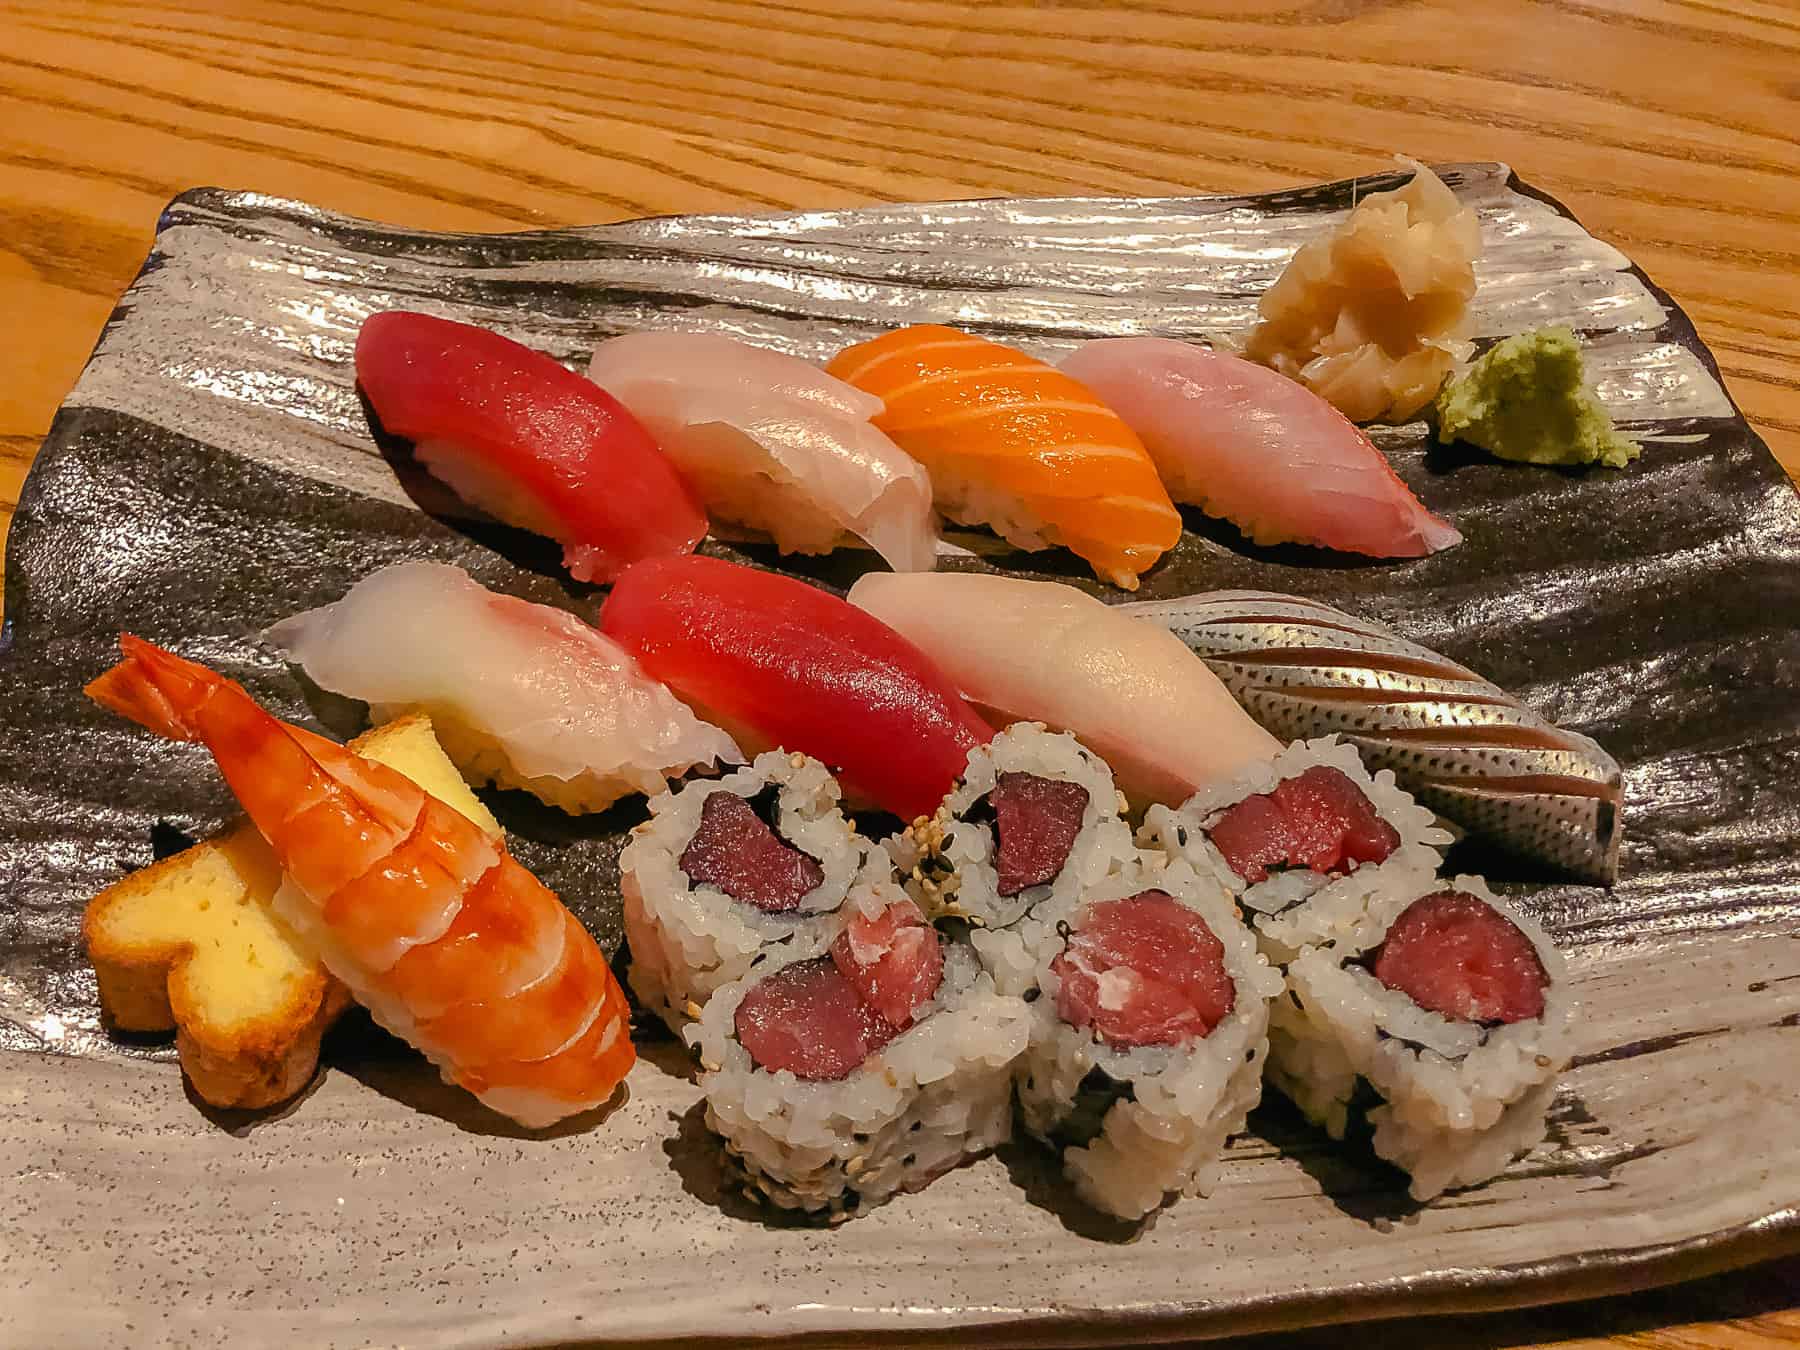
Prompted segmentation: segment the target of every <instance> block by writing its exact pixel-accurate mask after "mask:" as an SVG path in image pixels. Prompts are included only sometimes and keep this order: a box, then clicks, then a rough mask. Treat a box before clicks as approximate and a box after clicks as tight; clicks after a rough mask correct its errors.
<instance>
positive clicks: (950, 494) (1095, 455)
mask: <svg viewBox="0 0 1800 1350" xmlns="http://www.w3.org/2000/svg"><path fill="white" fill-rule="evenodd" d="M826 370H827V371H829V372H830V373H831V374H832V375H835V376H836V377H837V378H838V379H840V380H843V381H844V382H845V383H847V384H853V385H855V386H856V387H857V388H858V389H861V390H862V391H863V392H865V393H869V394H873V395H875V396H876V397H877V398H879V399H881V400H882V401H883V402H885V403H886V404H887V411H885V412H884V413H882V414H881V415H880V416H878V417H876V418H875V419H874V422H875V425H876V426H877V427H879V428H880V429H881V430H882V431H885V432H886V433H887V434H888V435H889V436H890V437H891V438H892V439H893V440H894V441H895V442H896V443H897V444H898V445H899V446H900V448H901V449H902V450H904V451H906V453H907V454H909V455H911V456H912V457H913V458H914V459H916V460H918V461H919V462H920V463H921V464H923V465H924V466H925V469H926V472H928V473H929V474H930V475H931V489H932V494H933V496H934V497H935V498H936V502H937V508H938V510H939V511H941V512H943V513H944V514H945V515H946V516H948V517H950V518H951V519H952V520H958V521H961V522H962V523H964V524H965V525H989V526H992V527H993V529H994V530H995V532H996V533H998V534H1000V535H1001V536H1002V537H1004V538H1005V539H1006V540H1007V542H1008V543H1011V544H1013V545H1015V546H1016V547H1018V548H1026V549H1038V548H1045V547H1047V546H1049V545H1051V544H1061V545H1062V546H1063V547H1065V548H1068V549H1072V550H1074V552H1076V553H1078V554H1079V555H1080V556H1081V557H1082V558H1083V559H1085V560H1086V561H1087V562H1088V564H1089V565H1091V566H1092V567H1093V569H1094V573H1095V575H1097V576H1099V577H1100V578H1101V579H1102V580H1103V581H1110V582H1112V583H1113V584H1114V585H1115V586H1123V587H1124V588H1125V589H1126V590H1128V591H1134V590H1136V589H1137V584H1138V576H1139V574H1140V573H1143V572H1145V571H1147V570H1149V569H1150V568H1151V567H1152V566H1154V565H1155V563H1156V560H1157V559H1158V558H1160V557H1161V556H1162V555H1163V554H1164V553H1166V552H1168V551H1169V549H1171V548H1173V547H1174V546H1175V541H1176V540H1177V539H1179V538H1181V516H1180V515H1179V514H1178V513H1177V512H1176V510H1175V507H1174V506H1173V504H1171V503H1170V501H1169V494H1168V493H1167V492H1165V491H1164V490H1163V485H1162V482H1161V480H1160V479H1158V478H1157V476H1156V465H1155V464H1153V463H1152V462H1151V459H1150V455H1149V453H1148V452H1147V451H1146V450H1145V449H1144V444H1143V442H1142V441H1140V440H1139V439H1138V438H1137V434H1136V433H1135V432H1133V431H1132V429H1131V428H1130V427H1128V426H1126V425H1125V423H1124V422H1123V421H1121V420H1120V418H1119V416H1118V414H1116V413H1115V412H1113V411H1112V409H1110V408H1108V407H1107V406H1106V405H1105V404H1104V403H1102V402H1101V401H1100V400H1099V399H1098V398H1096V397H1095V396H1094V394H1093V393H1092V391H1090V390H1089V389H1088V388H1087V386H1086V385H1083V384H1080V383H1078V382H1077V381H1076V380H1074V379H1072V378H1070V377H1069V376H1067V375H1064V374H1063V373H1062V372H1061V371H1059V370H1057V369H1056V368H1055V367H1054V366H1048V365H1045V364H1044V363H1043V362H1042V361H1038V360H1035V359H1033V358H1032V357H1029V356H1027V355H1025V353H1024V352H1020V351H1014V350H1013V349H1012V348H1011V347H1003V346H1001V345H1000V344H999V343H998V342H989V341H988V340H987V339H986V338H978V337H975V336H974V335H972V334H970V333H963V332H959V331H958V330H956V329H954V328H945V327H943V326H942V325H941V324H929V323H928V324H918V325H916V326H914V327H912V328H902V329H900V330H898V331H897V332H893V333H887V334H884V335H883V336H881V337H878V338H876V339H874V341H872V342H865V343H862V344H861V345H859V346H856V347H848V348H846V349H845V350H843V351H841V352H839V353H838V354H837V356H836V357H834V358H833V359H832V361H831V364H830V365H829V366H827V367H826Z"/></svg>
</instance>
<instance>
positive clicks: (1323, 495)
mask: <svg viewBox="0 0 1800 1350" xmlns="http://www.w3.org/2000/svg"><path fill="white" fill-rule="evenodd" d="M1062 369H1063V370H1065V371H1066V372H1068V373H1069V374H1070V375H1073V376H1074V377H1075V378H1076V379H1078V380H1080V381H1081V382H1082V383H1083V384H1085V385H1087V386H1088V387H1089V388H1090V389H1092V390H1093V391H1094V392H1095V393H1096V394H1098V395H1099V396H1100V397H1101V398H1103V399H1105V400H1106V402H1107V403H1108V404H1110V405H1111V406H1112V408H1113V410H1114V411H1115V412H1117V413H1118V414H1119V416H1121V417H1123V418H1124V419H1125V421H1126V423H1127V424H1128V425H1129V426H1130V427H1131V429H1132V430H1133V431H1135V432H1137V434H1138V435H1139V436H1141V437H1142V438H1143V441H1144V444H1145V446H1147V447H1148V448H1149V451H1150V457H1151V458H1152V459H1153V460H1155V461H1156V471H1157V472H1158V473H1159V474H1161V475H1162V480H1163V483H1164V484H1165V485H1166V486H1167V487H1168V489H1169V495H1170V496H1172V497H1174V498H1175V500H1176V501H1178V502H1187V503H1189V504H1190V505H1193V506H1198V507H1199V508H1200V509H1201V510H1203V511H1205V512H1206V513H1207V514H1208V515H1209V516H1220V517H1223V518H1224V519H1226V520H1229V521H1230V522H1231V523H1232V524H1233V525H1236V526H1237V527H1238V528H1239V529H1240V530H1242V531H1243V532H1244V533H1245V534H1247V535H1249V536H1250V537H1251V538H1252V539H1254V540H1255V541H1256V542H1257V543H1259V544H1285V543H1296V544H1318V545H1321V546H1322V547H1325V548H1335V549H1341V550H1343V551H1344V552H1346V553H1363V554H1367V555H1368V556H1370V557H1373V558H1418V557H1423V556H1424V555H1425V554H1427V553H1435V552H1436V551H1437V550H1438V549H1441V548H1448V547H1449V546H1450V545H1451V544H1455V543H1458V542H1460V541H1461V539H1462V536H1461V535H1460V534H1458V533H1457V532H1456V531H1455V530H1454V529H1453V528H1451V527H1450V526H1449V525H1448V524H1446V523H1445V522H1444V521H1442V520H1440V519H1439V518H1438V517H1436V516H1434V515H1432V514H1431V512H1430V511H1427V510H1426V509H1425V507H1424V505H1423V504H1422V503H1421V502H1420V501H1419V499H1418V498H1417V497H1415V496H1414V495H1413V493H1412V490H1411V489H1410V488H1408V487H1407V486H1406V484H1405V483H1404V482H1402V481H1401V480H1400V476H1399V475H1398V474H1396V473H1395V472H1394V470H1393V469H1392V467H1390V466H1389V464H1388V462H1387V459H1386V457H1385V456H1384V455H1383V454H1382V453H1381V451H1379V450H1377V449H1376V448H1375V443H1374V442H1373V441H1371V440H1370V439H1369V438H1368V437H1367V436H1366V435H1364V434H1363V433H1362V432H1361V431H1360V430H1358V429H1357V427H1356V425H1355V424H1354V423H1353V422H1351V421H1350V419H1349V418H1347V417H1345V416H1344V415H1343V414H1342V413H1341V412H1339V411H1338V410H1337V409H1336V408H1334V407H1332V406H1331V404H1329V403H1327V402H1326V401H1325V400H1324V399H1322V398H1320V397H1319V396H1318V395H1317V394H1315V393H1313V392H1312V391H1311V390H1310V389H1308V388H1307V387H1306V386H1305V385H1302V384H1298V383H1296V382H1295V381H1293V380H1290V379H1288V378H1287V377H1286V376H1285V375H1278V374H1276V373H1275V372H1274V371H1273V370H1270V369H1269V368H1268V367H1267V366H1259V365H1257V364H1256V363H1255V362H1252V361H1246V360H1244V359H1243V358H1242V357H1237V356H1230V355H1227V354H1225V353H1224V352H1215V351H1208V350H1207V349H1206V348H1204V347H1196V346H1194V345H1193V344H1191V343H1187V342H1178V341H1176V340H1175V339H1173V338H1155V337H1127V338H1102V339H1100V340H1099V341H1096V342H1088V343H1084V344H1083V345H1082V346H1080V347H1077V348H1076V349H1075V351H1073V352H1072V353H1070V354H1069V355H1068V356H1067V357H1065V358H1064V359H1063V362H1062Z"/></svg>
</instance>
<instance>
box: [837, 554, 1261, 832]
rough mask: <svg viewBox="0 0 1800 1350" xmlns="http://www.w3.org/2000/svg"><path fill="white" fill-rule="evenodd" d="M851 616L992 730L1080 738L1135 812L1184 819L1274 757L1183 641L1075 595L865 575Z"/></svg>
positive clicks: (1035, 584)
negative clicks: (924, 662) (1012, 727)
mask: <svg viewBox="0 0 1800 1350" xmlns="http://www.w3.org/2000/svg"><path fill="white" fill-rule="evenodd" d="M850 603H851V604H853V605H856V606H858V607H860V608H862V609H864V610H867V611H868V612H869V613H870V614H873V615H874V616H875V617H876V618H877V619H880V620H881V621H882V622H883V623H885V624H887V625H888V627H890V628H892V629H894V630H895V631H896V632H898V633H899V634H900V635H901V636H902V637H904V638H906V639H907V640H908V641H910V642H911V643H912V644H913V645H914V646H916V647H918V648H919V649H920V650H922V651H923V652H924V653H925V655H926V656H928V657H930V658H931V659H932V660H933V661H934V662H936V663H937V665H938V667H939V668H940V669H941V670H942V671H943V672H944V673H945V674H946V675H948V676H949V677H950V679H951V681H952V683H954V684H956V685H957V686H958V687H959V688H960V689H961V691H962V694H963V697H964V698H966V699H968V700H969V701H970V702H971V703H973V704H975V705H976V706H977V707H978V708H980V709H981V710H982V711H983V712H984V713H985V714H986V715H987V716H988V719H989V720H990V721H992V722H993V723H994V725H996V726H1005V725H1007V724H1009V723H1012V722H1018V721H1034V722H1045V723H1048V724H1049V725H1050V726H1051V727H1053V728H1055V729H1056V730H1058V731H1068V732H1072V733H1074V735H1075V736H1076V737H1077V738H1079V739H1080V740H1081V741H1082V742H1083V744H1085V745H1086V746H1087V747H1088V748H1089V749H1090V750H1092V751H1094V752H1095V753H1096V754H1098V755H1099V756H1100V757H1101V758H1103V759H1104V760H1105V761H1106V762H1107V763H1108V764H1110V765H1111V766H1112V770H1113V774H1114V776H1115V777H1116V778H1117V779H1118V781H1119V785H1120V786H1121V787H1123V788H1124V789H1125V791H1126V792H1127V793H1128V794H1129V795H1130V796H1131V797H1132V798H1134V799H1135V800H1138V801H1154V802H1163V803H1166V804H1169V805H1179V804H1180V803H1181V802H1184V801H1186V800H1187V799H1188V798H1189V797H1190V796H1192V795H1193V794H1194V792H1195V791H1197V790H1198V789H1199V788H1201V787H1203V786H1205V785H1207V784H1209V783H1213V782H1217V781H1220V780H1224V779H1229V778H1231V777H1233V776H1235V775H1236V774H1237V773H1238V772H1239V771H1240V770H1242V769H1244V768H1245V767H1247V766H1248V765H1250V764H1252V763H1255V762H1256V761H1258V760H1263V759H1268V758H1269V757H1271V756H1273V755H1274V754H1276V753H1277V752H1278V751H1280V749H1281V743H1280V742H1279V741H1277V740H1276V739H1275V738H1274V737H1273V736H1271V735H1269V733H1268V732H1266V731H1264V730H1263V729H1262V728H1261V727H1260V726H1258V725H1257V724H1256V722H1255V721H1253V720H1252V719H1251V717H1250V715H1249V714H1248V713H1246V712H1245V711H1244V710H1243V709H1242V708H1241V707H1239V706H1238V704H1237V702H1236V700H1234V699H1233V698H1232V697H1231V695H1230V693H1229V692H1227V691H1226V688H1225V686H1224V685H1223V684H1221V683H1220V682H1219V679H1218V677H1217V676H1216V675H1214V674H1213V673H1212V671H1210V670H1208V669H1207V667H1206V663H1205V662H1203V661H1202V660H1201V659H1200V658H1199V657H1197V656H1195V655H1194V654H1193V653H1192V652H1191V651H1189V650H1188V648H1187V645H1186V644H1185V643H1183V642H1182V641H1181V639H1180V638H1177V637H1176V636H1175V635H1174V634H1172V633H1170V632H1169V631H1168V630H1167V629H1165V628H1163V627H1162V626H1160V625H1158V624H1154V623H1149V622H1146V621H1145V620H1143V619H1134V618H1132V617H1131V616H1130V615H1128V614H1124V613H1122V612H1120V611H1119V610H1117V609H1115V608H1113V607H1112V606H1110V605H1107V604H1104V603H1102V602H1101V601H1099V600H1096V599H1094V598H1093V597H1092V596H1091V595H1088V594H1087V593H1086V592H1084V591H1078V590H1076V589H1075V588H1074V587H1073V586H1063V585H1060V584H1058V583H1057V582H1054V581H1022V580H1019V579H1017V578H1014V577H1000V576H991V575H987V574H984V573H974V572H938V573H934V574H932V575H929V576H925V575H914V576H900V575H891V574H871V575H869V576H865V577H863V578H862V579H861V580H860V581H858V582H857V583H856V585H854V586H852V587H851V588H850Z"/></svg>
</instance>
